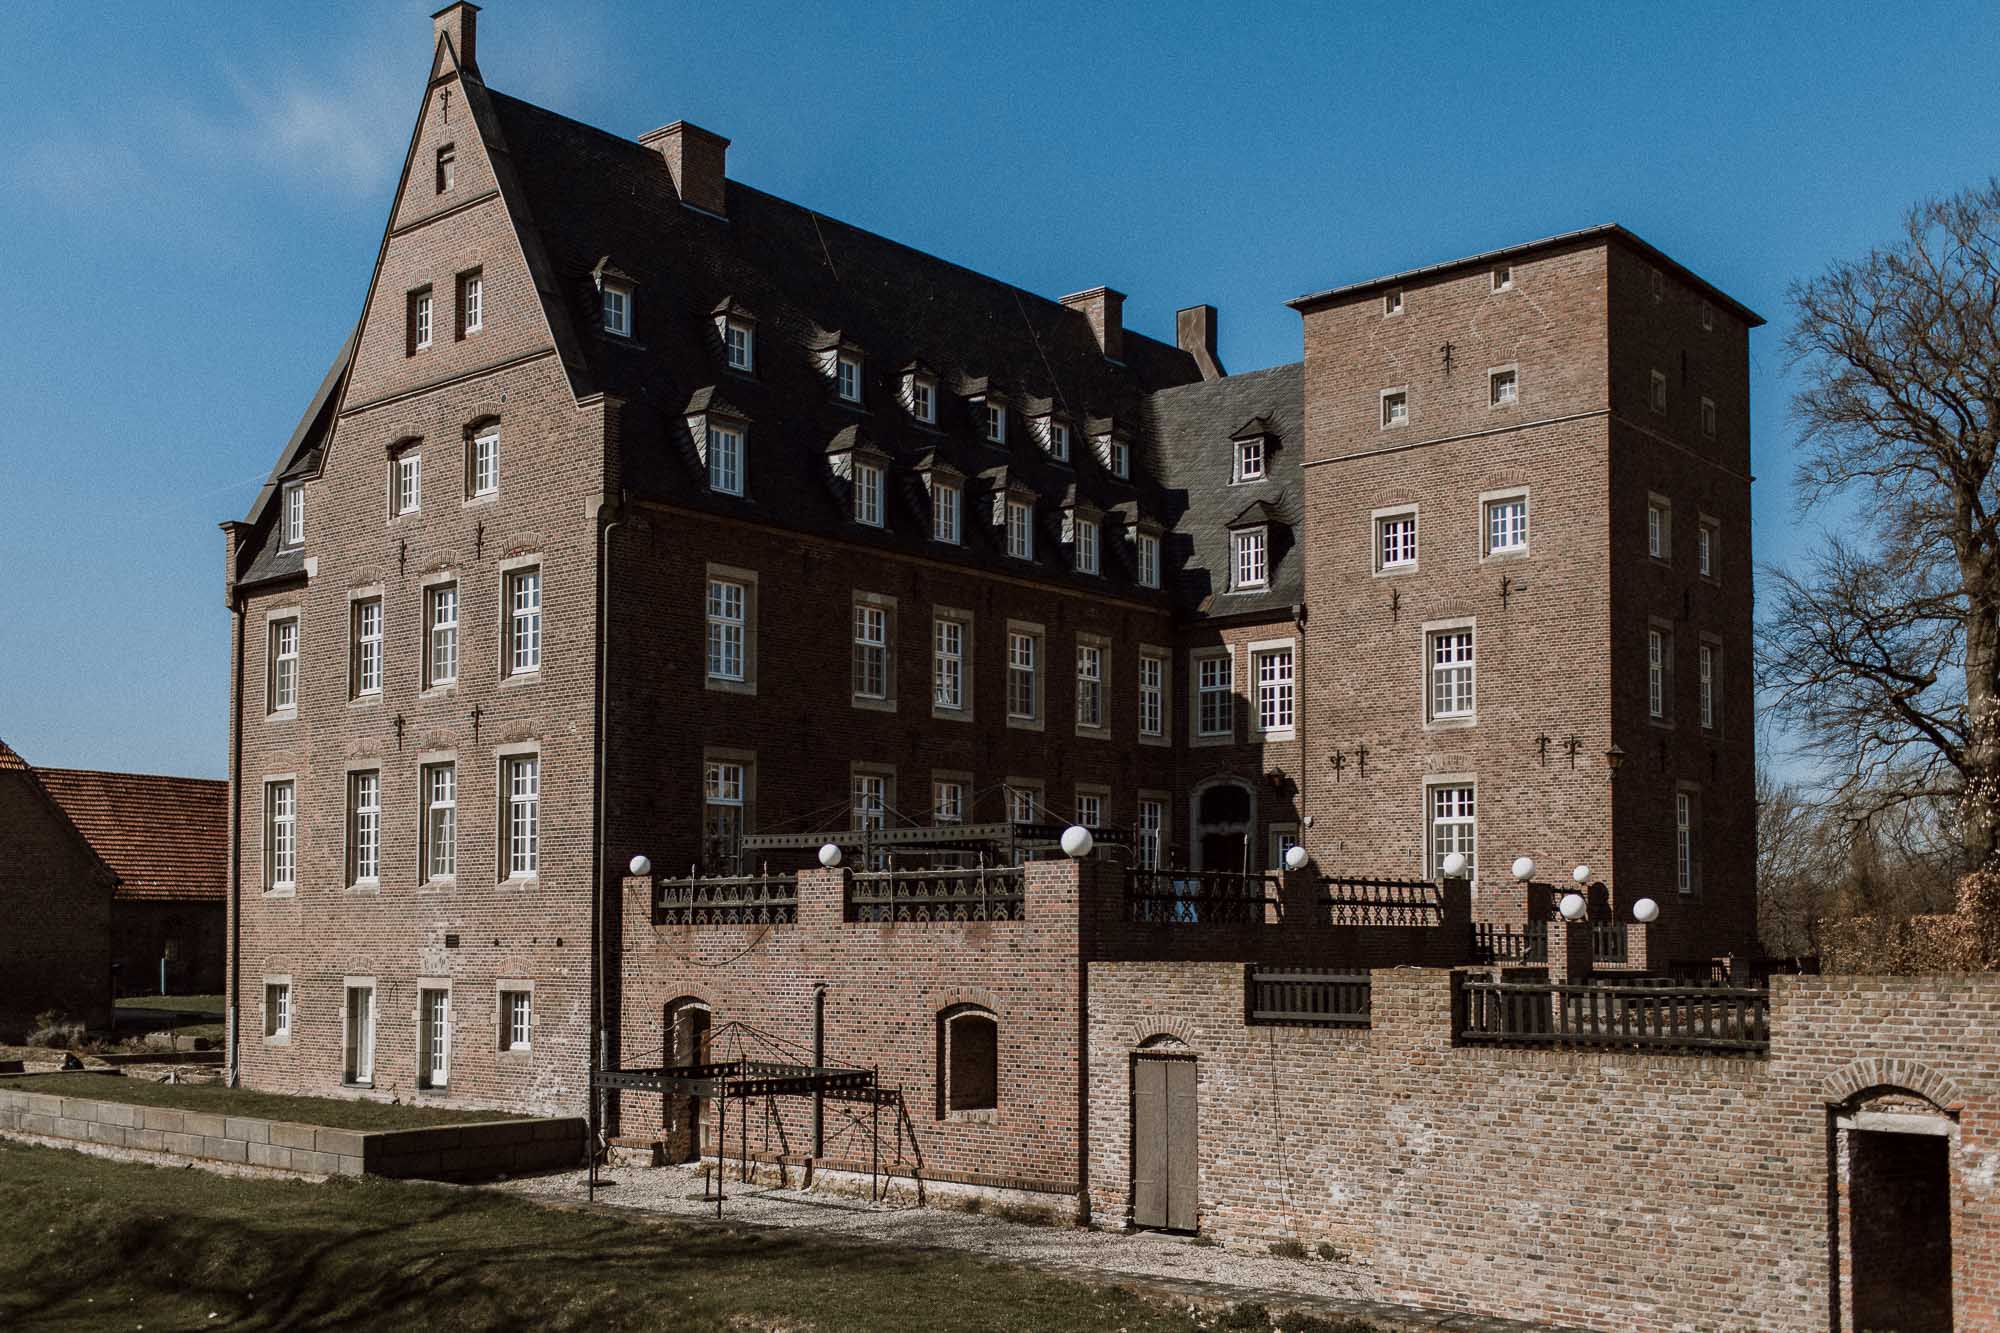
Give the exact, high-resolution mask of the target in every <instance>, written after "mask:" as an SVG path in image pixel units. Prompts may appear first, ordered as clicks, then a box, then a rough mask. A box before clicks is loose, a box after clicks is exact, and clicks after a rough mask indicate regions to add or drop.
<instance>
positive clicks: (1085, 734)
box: [1076, 724, 1111, 741]
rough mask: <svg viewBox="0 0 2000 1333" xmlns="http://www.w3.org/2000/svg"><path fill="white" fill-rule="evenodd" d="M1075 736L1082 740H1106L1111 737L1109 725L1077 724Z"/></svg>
mask: <svg viewBox="0 0 2000 1333" xmlns="http://www.w3.org/2000/svg"><path fill="white" fill-rule="evenodd" d="M1076 738H1077V739H1078V740H1082V741H1108V740H1110V739H1111V728H1109V727H1086V726H1083V725H1082V724H1078V726H1077V729H1076Z"/></svg>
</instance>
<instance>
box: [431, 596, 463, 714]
mask: <svg viewBox="0 0 2000 1333" xmlns="http://www.w3.org/2000/svg"><path fill="white" fill-rule="evenodd" d="M424 599H425V601H426V602H427V603H428V604H429V605H428V614H426V616H425V617H424V619H425V621H426V623H427V625H428V626H429V632H428V633H427V634H426V636H425V644H424V685H425V687H426V688H428V687H430V686H433V685H449V684H451V683H453V682H454V681H456V680H457V679H458V585H457V584H456V583H436V584H432V585H431V586H430V587H429V588H428V589H426V590H425V593H424Z"/></svg>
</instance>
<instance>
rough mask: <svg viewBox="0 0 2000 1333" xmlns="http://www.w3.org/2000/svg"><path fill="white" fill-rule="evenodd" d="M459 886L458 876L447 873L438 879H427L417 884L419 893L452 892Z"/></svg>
mask: <svg viewBox="0 0 2000 1333" xmlns="http://www.w3.org/2000/svg"><path fill="white" fill-rule="evenodd" d="M457 887H458V876H456V875H445V876H441V877H440V878H437V879H427V880H425V881H424V882H423V883H421V884H419V885H417V892H418V893H450V892H451V891H452V890H453V889H456V888H457Z"/></svg>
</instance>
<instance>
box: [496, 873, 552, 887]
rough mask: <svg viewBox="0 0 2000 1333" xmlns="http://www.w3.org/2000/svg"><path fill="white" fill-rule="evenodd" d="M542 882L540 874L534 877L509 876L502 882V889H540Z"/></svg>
mask: <svg viewBox="0 0 2000 1333" xmlns="http://www.w3.org/2000/svg"><path fill="white" fill-rule="evenodd" d="M541 882H542V877H541V875H540V874H539V873H537V874H533V875H509V876H507V878H505V879H503V880H501V881H500V887H501V888H503V889H532V888H537V887H539V886H540V885H541Z"/></svg>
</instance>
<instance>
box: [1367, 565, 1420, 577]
mask: <svg viewBox="0 0 2000 1333" xmlns="http://www.w3.org/2000/svg"><path fill="white" fill-rule="evenodd" d="M1416 572H1417V566H1416V563H1415V562H1414V561H1413V562H1411V563H1410V564H1407V565H1378V566H1377V567H1376V569H1375V577H1376V578H1378V579H1389V578H1394V577H1395V576H1396V575H1398V574H1414V573H1416Z"/></svg>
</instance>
